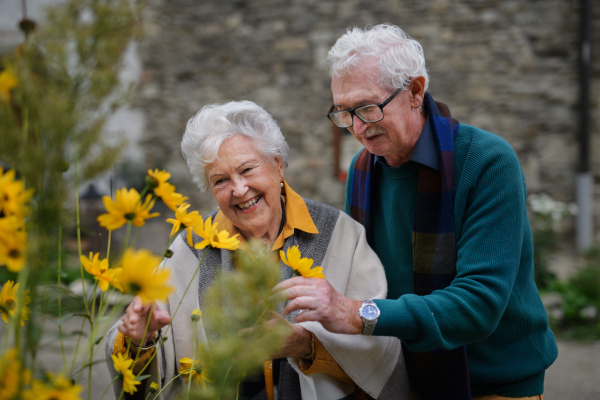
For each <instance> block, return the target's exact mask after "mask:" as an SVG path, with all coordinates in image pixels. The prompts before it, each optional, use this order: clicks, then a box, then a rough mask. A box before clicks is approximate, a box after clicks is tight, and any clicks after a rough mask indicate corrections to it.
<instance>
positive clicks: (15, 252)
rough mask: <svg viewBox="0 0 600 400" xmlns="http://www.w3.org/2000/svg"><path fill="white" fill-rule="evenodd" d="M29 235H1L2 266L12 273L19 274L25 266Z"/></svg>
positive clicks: (0, 259) (23, 233) (0, 256)
mask: <svg viewBox="0 0 600 400" xmlns="http://www.w3.org/2000/svg"><path fill="white" fill-rule="evenodd" d="M26 248H27V234H26V233H25V231H22V230H21V231H16V232H14V233H13V234H12V235H4V234H0V265H6V267H7V268H8V269H9V270H10V271H12V272H19V271H20V270H21V269H23V265H24V264H25V255H26V253H27V251H26Z"/></svg>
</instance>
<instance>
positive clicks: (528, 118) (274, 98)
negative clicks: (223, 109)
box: [0, 0, 600, 239]
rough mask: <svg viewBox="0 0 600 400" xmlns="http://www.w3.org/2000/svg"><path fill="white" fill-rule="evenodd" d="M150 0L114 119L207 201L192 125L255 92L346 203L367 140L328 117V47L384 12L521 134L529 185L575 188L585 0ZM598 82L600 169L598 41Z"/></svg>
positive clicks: (448, 83) (318, 184)
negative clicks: (194, 179)
mask: <svg viewBox="0 0 600 400" xmlns="http://www.w3.org/2000/svg"><path fill="white" fill-rule="evenodd" d="M49 1H50V0H47V1H46V3H47V2H49ZM37 3H44V1H41V0H38V2H37ZM145 4H146V8H145V11H144V24H145V30H146V36H145V38H144V39H143V41H142V42H141V43H139V44H138V46H137V50H136V51H137V54H138V57H139V59H137V61H136V63H139V65H140V66H141V67H140V71H139V73H137V74H138V75H139V76H137V77H136V78H135V79H136V80H137V79H139V85H138V86H137V88H136V92H135V96H134V101H133V104H132V106H131V107H132V110H131V111H132V114H125V115H121V117H120V118H121V119H120V120H118V121H117V122H115V123H113V125H114V129H118V128H119V127H122V126H127V124H128V123H132V124H133V125H134V128H135V129H131V130H127V129H125V130H124V131H125V132H127V133H128V134H131V136H132V137H133V139H132V140H133V142H134V143H138V144H139V146H140V147H139V148H137V149H138V150H137V151H138V156H136V162H137V163H138V169H139V171H143V170H144V169H146V168H150V167H152V168H155V167H158V168H166V169H168V170H169V171H170V172H172V173H173V180H174V182H175V183H176V184H177V185H178V189H180V190H181V191H182V192H183V193H185V194H186V195H190V197H192V200H193V202H195V204H194V205H195V206H196V207H199V208H200V210H201V212H203V213H206V212H208V211H210V210H212V209H214V207H215V204H214V202H213V201H212V199H211V196H210V195H206V194H204V195H203V194H200V193H199V191H198V190H197V189H196V188H195V187H194V186H192V184H191V178H190V176H189V172H188V171H187V166H186V165H185V162H184V160H183V158H182V156H181V152H180V140H181V135H182V134H183V132H184V129H185V125H186V122H187V120H188V119H189V118H190V117H191V116H193V115H194V114H195V113H196V112H197V111H198V110H199V109H200V108H202V106H204V105H206V104H210V103H215V102H225V101H227V100H243V99H247V100H252V101H254V102H256V103H258V104H259V105H261V106H263V107H264V108H265V109H266V110H267V111H269V112H270V113H271V114H272V115H273V116H274V117H275V119H276V120H277V121H278V122H279V125H280V126H281V128H282V131H283V133H284V135H285V136H286V138H287V140H288V142H289V144H290V147H291V159H290V165H289V167H288V169H287V171H286V179H287V180H288V181H289V183H290V184H291V185H292V186H293V187H294V188H295V189H296V190H297V191H298V192H299V193H300V194H301V195H303V196H305V197H309V198H313V199H315V200H319V201H322V202H325V203H329V204H331V205H334V206H336V207H339V208H342V207H343V199H344V183H343V182H342V179H343V172H344V171H343V170H344V168H345V164H346V163H347V159H348V156H349V155H351V154H352V153H353V152H354V151H355V150H356V147H355V145H354V144H353V142H352V138H348V137H347V136H344V135H343V134H342V133H341V132H335V131H334V130H333V126H332V124H331V123H330V122H329V120H328V119H327V118H326V115H325V114H326V112H327V110H328V108H329V106H330V104H331V93H330V90H329V83H330V78H329V74H328V71H327V68H326V65H325V57H326V54H327V51H328V49H329V48H330V47H331V45H333V43H334V42H335V40H336V39H337V38H338V37H339V36H340V35H342V34H343V33H344V32H345V31H346V29H347V28H349V27H353V26H360V27H364V26H365V25H367V24H378V23H381V22H390V23H393V24H396V25H399V26H400V27H402V28H403V29H405V30H406V31H407V32H408V33H409V34H410V35H412V36H413V37H414V38H415V39H417V40H418V41H419V42H420V43H421V44H422V45H423V48H424V50H425V56H426V60H427V62H428V69H429V72H430V78H431V83H430V92H431V94H432V95H433V96H434V98H435V99H436V100H438V101H442V102H444V103H446V104H447V105H448V106H449V107H450V110H451V111H452V113H453V115H454V116H455V117H456V118H457V119H458V120H459V121H461V122H462V123H467V124H471V125H476V126H478V127H480V128H483V129H486V130H489V131H491V132H494V133H496V134H498V135H500V136H502V137H504V138H505V139H506V140H507V141H508V142H509V143H510V144H511V145H512V146H513V148H514V149H515V151H516V153H517V155H518V156H519V158H520V160H521V164H522V166H523V169H524V171H525V174H526V178H527V183H528V188H529V191H530V192H532V193H533V192H541V191H544V192H547V193H548V194H550V195H551V196H552V197H553V198H555V199H557V200H561V201H569V202H571V201H574V200H575V176H576V170H577V162H578V151H577V133H578V129H579V114H578V109H579V80H578V79H579V78H578V77H579V57H580V14H579V6H580V2H579V1H576V0H528V1H521V0H504V1H500V0H476V1H475V0H459V1H450V0H431V1H426V2H424V1H417V0H403V1H398V0H370V1H365V0H362V1H361V0H344V1H337V0H202V1H196V0H148V1H147V2H145ZM593 13H594V14H593V15H592V25H593V27H594V28H595V29H593V30H592V32H593V37H592V45H593V47H595V48H596V49H597V48H598V46H600V26H598V23H599V22H600V7H594V8H593ZM0 14H2V13H1V12H0ZM3 18H4V19H6V18H5V17H3ZM1 23H3V19H0V25H1ZM1 28H2V27H1V26H0V29H1ZM0 36H1V35H0ZM0 42H1V41H0ZM2 44H3V43H0V45H2ZM590 89H591V93H592V103H591V112H592V118H591V133H592V139H591V149H590V150H591V154H592V163H591V164H592V165H591V168H592V172H593V174H594V176H595V177H597V178H596V179H598V178H600V157H598V156H597V155H600V132H599V131H598V128H599V127H600V103H599V102H598V101H597V100H596V98H597V94H598V93H600V51H598V50H596V51H592V80H591V83H590ZM128 115H129V116H128ZM136 132H137V133H136ZM140 150H141V151H140ZM140 154H141V155H140ZM127 170H128V171H130V172H131V173H133V172H135V170H136V169H135V167H131V166H130V167H129V168H128V169H127ZM595 192H596V193H595V213H594V214H595V216H596V224H595V226H596V227H597V226H600V224H599V222H600V218H599V217H600V185H598V184H597V185H595ZM597 239H600V238H597Z"/></svg>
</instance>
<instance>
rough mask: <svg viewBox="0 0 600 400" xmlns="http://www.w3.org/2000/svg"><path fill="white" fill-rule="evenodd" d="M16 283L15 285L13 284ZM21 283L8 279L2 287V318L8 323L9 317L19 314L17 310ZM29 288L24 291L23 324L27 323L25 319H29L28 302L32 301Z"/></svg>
mask: <svg viewBox="0 0 600 400" xmlns="http://www.w3.org/2000/svg"><path fill="white" fill-rule="evenodd" d="M13 285H14V286H13ZM19 285H20V283H17V284H16V285H15V283H14V282H13V281H8V282H6V283H5V284H4V287H2V291H1V292H0V306H2V309H0V313H1V314H2V319H3V320H4V322H6V323H8V318H14V317H15V316H16V315H17V311H18V310H19V299H18V293H19ZM28 294H29V290H25V291H24V292H23V307H22V308H21V321H20V322H21V326H23V325H25V322H24V321H25V320H28V319H29V313H30V312H31V310H29V307H27V304H29V303H31V297H29V296H28Z"/></svg>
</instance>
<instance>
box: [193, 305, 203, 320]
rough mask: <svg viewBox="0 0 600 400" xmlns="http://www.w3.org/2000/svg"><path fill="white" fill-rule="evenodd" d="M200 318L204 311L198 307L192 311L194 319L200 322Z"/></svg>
mask: <svg viewBox="0 0 600 400" xmlns="http://www.w3.org/2000/svg"><path fill="white" fill-rule="evenodd" d="M200 318H202V311H201V310H198V309H197V308H196V309H195V310H194V311H192V321H194V322H198V321H200Z"/></svg>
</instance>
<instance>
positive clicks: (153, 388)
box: [149, 382, 158, 393]
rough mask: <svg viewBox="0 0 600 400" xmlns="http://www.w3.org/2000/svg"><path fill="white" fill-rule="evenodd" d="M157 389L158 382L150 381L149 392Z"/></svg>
mask: <svg viewBox="0 0 600 400" xmlns="http://www.w3.org/2000/svg"><path fill="white" fill-rule="evenodd" d="M157 390H158V383H156V382H152V383H151V384H150V390H149V392H150V393H154V392H156V391H157Z"/></svg>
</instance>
